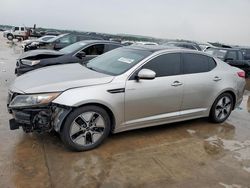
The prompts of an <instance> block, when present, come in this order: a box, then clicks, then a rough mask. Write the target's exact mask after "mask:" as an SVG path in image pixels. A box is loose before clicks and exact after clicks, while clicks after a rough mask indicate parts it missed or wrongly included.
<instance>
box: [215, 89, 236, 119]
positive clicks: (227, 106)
mask: <svg viewBox="0 0 250 188" xmlns="http://www.w3.org/2000/svg"><path fill="white" fill-rule="evenodd" d="M232 110H233V97H232V95H231V94H229V93H223V94H221V95H220V96H219V97H218V98H217V99H216V100H215V102H214V104H213V106H212V108H211V111H210V119H211V121H212V122H215V123H222V122H224V121H225V120H226V119H227V118H228V117H229V115H230V114H231V112H232Z"/></svg>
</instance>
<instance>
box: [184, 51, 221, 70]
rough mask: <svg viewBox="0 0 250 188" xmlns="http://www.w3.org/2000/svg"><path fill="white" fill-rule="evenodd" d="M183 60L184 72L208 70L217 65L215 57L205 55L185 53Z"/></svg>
mask: <svg viewBox="0 0 250 188" xmlns="http://www.w3.org/2000/svg"><path fill="white" fill-rule="evenodd" d="M182 60H183V73H184V74H193V73H202V72H208V71H210V70H212V69H213V68H214V67H216V63H215V61H214V59H213V58H211V57H208V56H205V55H200V54H191V53H184V54H182Z"/></svg>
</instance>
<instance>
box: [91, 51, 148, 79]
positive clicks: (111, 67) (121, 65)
mask: <svg viewBox="0 0 250 188" xmlns="http://www.w3.org/2000/svg"><path fill="white" fill-rule="evenodd" d="M151 54H152V52H150V51H146V50H145V51H144V50H136V49H129V48H117V49H115V50H112V51H109V52H107V53H105V54H103V55H101V56H99V57H97V58H94V59H92V60H90V61H89V62H88V63H87V68H89V69H92V70H95V71H97V72H102V73H105V74H109V75H120V74H122V73H124V72H126V71H128V70H129V69H131V68H132V67H133V66H135V65H136V64H137V63H139V62H140V61H141V60H143V59H145V58H146V57H148V56H149V55H151Z"/></svg>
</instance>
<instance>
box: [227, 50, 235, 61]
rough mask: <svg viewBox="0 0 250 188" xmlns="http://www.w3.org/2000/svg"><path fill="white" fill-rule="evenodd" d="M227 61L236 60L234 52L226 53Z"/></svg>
mask: <svg viewBox="0 0 250 188" xmlns="http://www.w3.org/2000/svg"><path fill="white" fill-rule="evenodd" d="M227 59H230V60H236V59H237V54H236V51H228V53H227Z"/></svg>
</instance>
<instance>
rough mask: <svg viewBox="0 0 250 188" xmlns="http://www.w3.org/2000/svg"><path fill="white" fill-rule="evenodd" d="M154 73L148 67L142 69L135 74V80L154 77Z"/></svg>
mask: <svg viewBox="0 0 250 188" xmlns="http://www.w3.org/2000/svg"><path fill="white" fill-rule="evenodd" d="M155 76H156V73H155V72H154V71H152V70H150V69H142V70H140V71H139V73H138V75H137V80H139V79H143V80H153V79H155Z"/></svg>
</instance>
